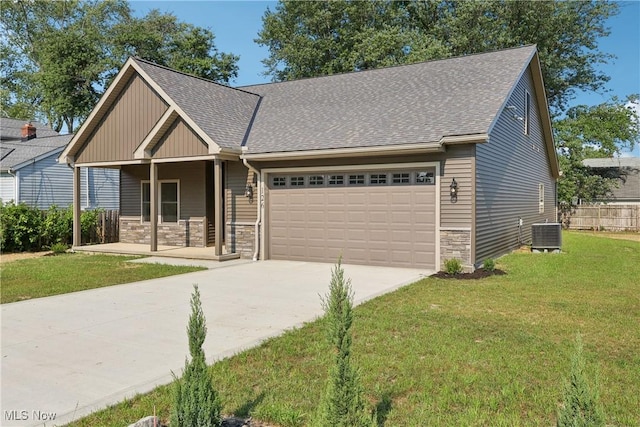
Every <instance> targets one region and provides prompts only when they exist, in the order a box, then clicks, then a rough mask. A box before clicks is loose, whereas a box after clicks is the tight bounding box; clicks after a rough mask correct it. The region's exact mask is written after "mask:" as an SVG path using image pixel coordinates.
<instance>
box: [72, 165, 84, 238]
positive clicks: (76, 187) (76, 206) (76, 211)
mask: <svg viewBox="0 0 640 427" xmlns="http://www.w3.org/2000/svg"><path fill="white" fill-rule="evenodd" d="M80 208H81V205H80V168H79V167H78V166H75V165H74V166H73V246H82V227H81V223H80Z"/></svg>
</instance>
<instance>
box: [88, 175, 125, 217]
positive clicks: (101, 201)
mask: <svg viewBox="0 0 640 427" xmlns="http://www.w3.org/2000/svg"><path fill="white" fill-rule="evenodd" d="M86 177H88V180H87V179H86ZM119 184H120V170H118V169H107V168H81V172H80V185H81V186H82V187H81V193H82V198H81V205H82V208H83V209H105V210H118V209H119V208H120V197H119V196H120V194H119ZM87 193H88V196H87Z"/></svg>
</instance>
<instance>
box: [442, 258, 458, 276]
mask: <svg viewBox="0 0 640 427" xmlns="http://www.w3.org/2000/svg"><path fill="white" fill-rule="evenodd" d="M444 269H445V271H446V272H447V273H448V274H460V273H462V263H461V262H460V260H459V259H457V258H451V259H446V260H444Z"/></svg>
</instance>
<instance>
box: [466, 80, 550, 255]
mask: <svg viewBox="0 0 640 427" xmlns="http://www.w3.org/2000/svg"><path fill="white" fill-rule="evenodd" d="M525 89H526V90H527V91H528V92H529V93H530V94H531V117H530V132H529V135H525V134H524V120H519V119H517V118H514V117H513V114H512V113H511V112H510V111H509V110H507V109H506V108H505V109H504V110H503V112H502V113H501V114H500V116H499V118H498V121H497V123H496V125H495V126H494V128H493V130H492V131H491V134H490V140H489V142H488V143H486V144H479V145H478V146H477V147H476V206H475V209H476V224H475V230H476V232H475V238H476V253H475V263H476V264H479V263H481V262H482V261H483V260H485V259H487V258H495V257H497V256H500V255H502V254H504V253H507V252H509V251H510V250H512V249H514V248H516V247H518V246H520V245H521V244H525V243H529V242H530V241H531V225H532V224H534V223H538V222H544V221H549V222H555V206H556V188H555V180H554V178H553V176H552V172H551V168H550V167H549V160H548V156H547V152H546V148H545V144H544V138H543V134H542V126H541V120H540V114H539V108H540V106H539V105H537V102H536V96H535V93H534V87H533V83H532V77H531V73H530V71H529V70H527V71H526V72H525V73H524V75H523V77H522V79H521V80H520V81H519V82H518V84H517V86H516V88H515V90H514V92H513V94H512V95H511V97H510V98H509V100H508V102H507V104H506V106H509V105H513V106H515V107H516V114H517V115H519V116H521V117H522V116H523V115H524V102H525V101H524V100H525ZM543 107H544V106H543ZM539 184H544V202H545V203H544V213H542V214H540V213H538V186H539ZM518 218H522V220H523V226H522V230H521V235H520V237H519V233H518Z"/></svg>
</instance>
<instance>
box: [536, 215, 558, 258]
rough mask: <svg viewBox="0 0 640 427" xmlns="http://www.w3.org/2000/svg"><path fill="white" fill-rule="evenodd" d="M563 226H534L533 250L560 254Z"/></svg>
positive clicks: (556, 224) (555, 224) (548, 224)
mask: <svg viewBox="0 0 640 427" xmlns="http://www.w3.org/2000/svg"><path fill="white" fill-rule="evenodd" d="M561 246H562V226H561V225H560V224H559V223H551V222H549V223H544V224H533V225H532V226H531V250H532V251H534V252H560V247H561Z"/></svg>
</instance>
